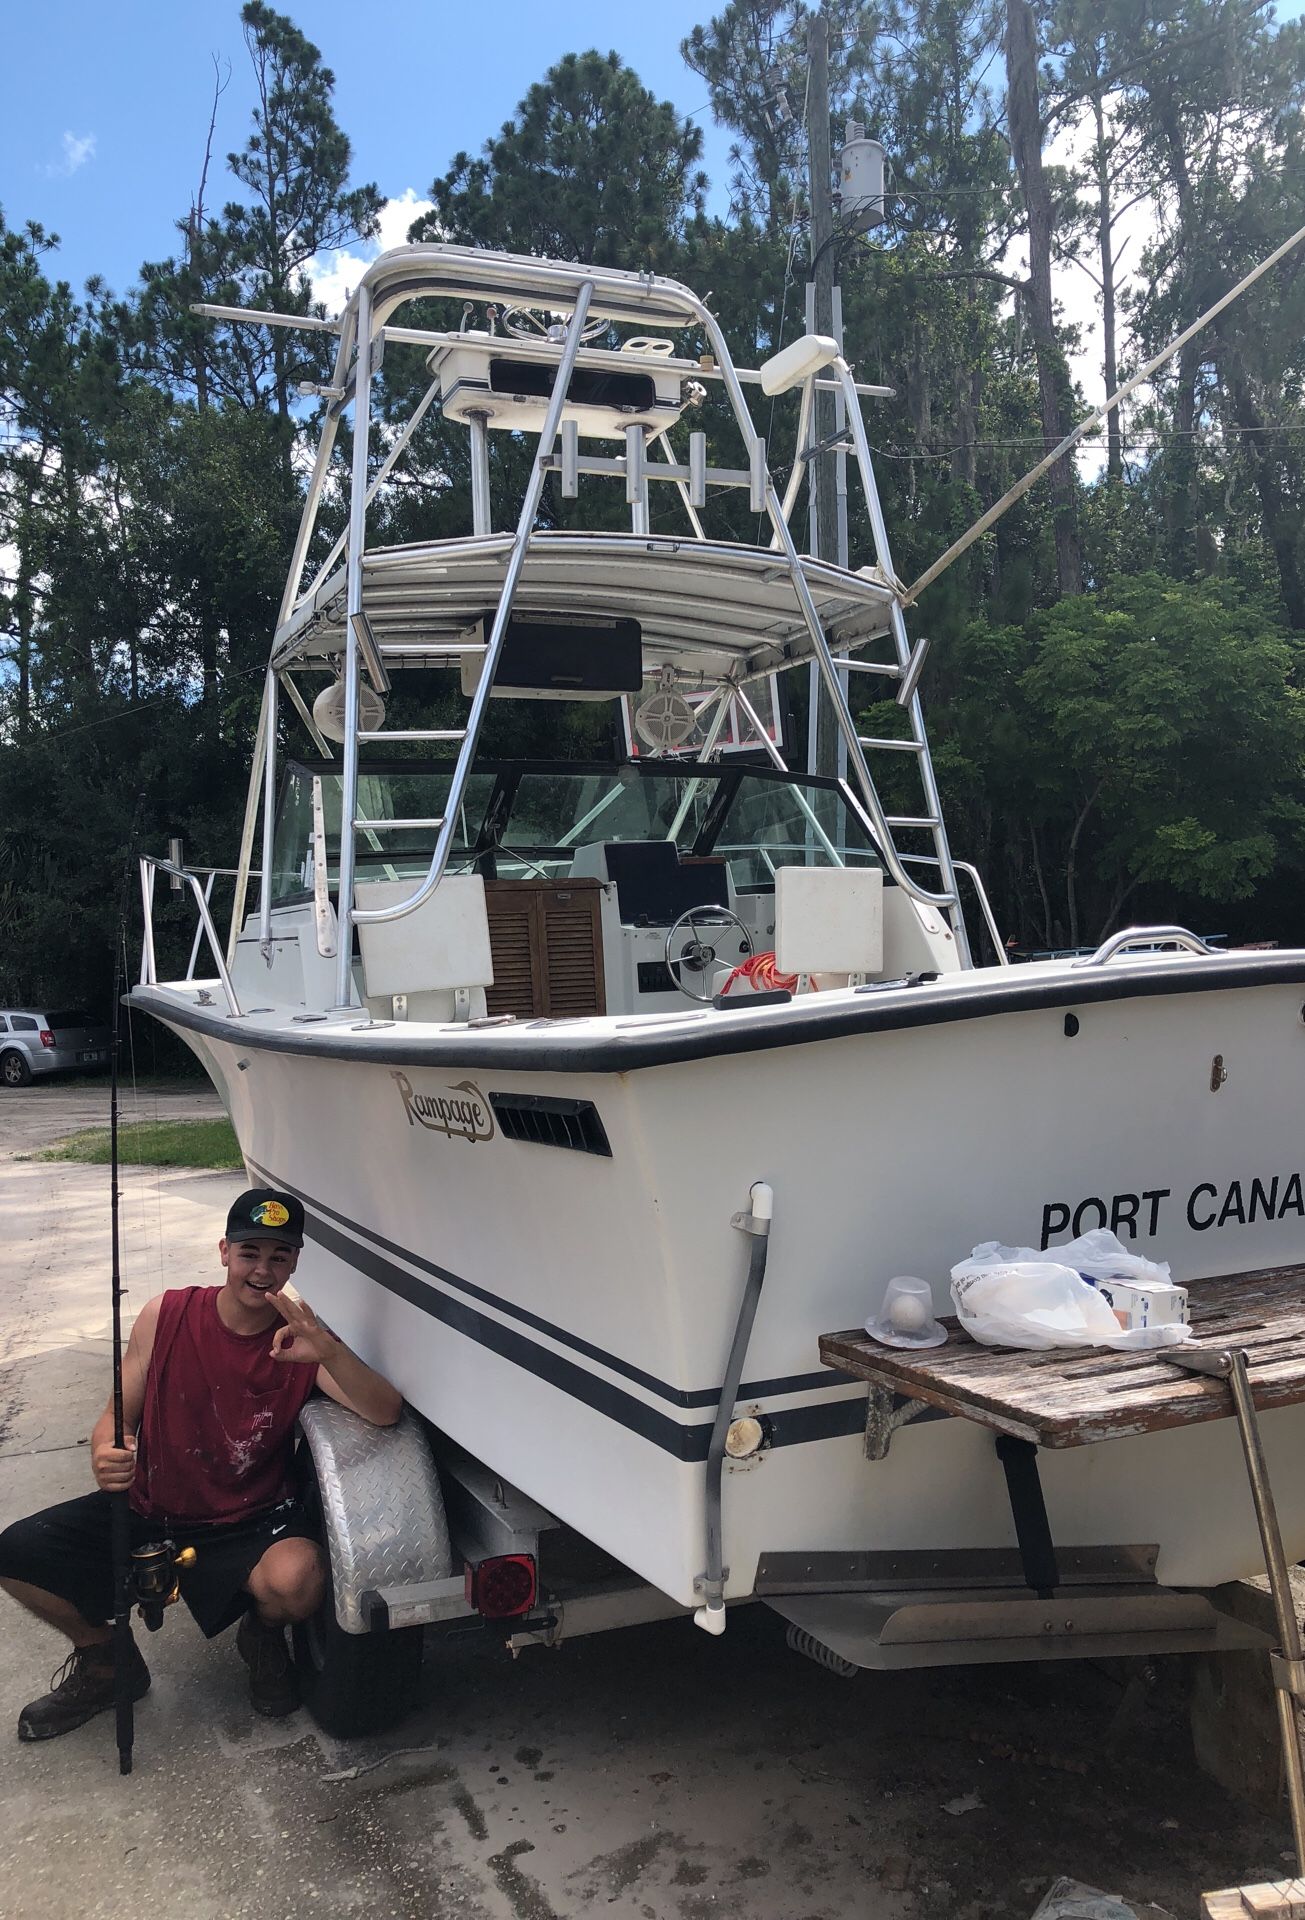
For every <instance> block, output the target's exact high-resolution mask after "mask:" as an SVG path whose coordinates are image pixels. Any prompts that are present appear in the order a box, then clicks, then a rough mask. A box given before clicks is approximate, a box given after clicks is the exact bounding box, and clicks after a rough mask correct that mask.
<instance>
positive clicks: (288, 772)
mask: <svg viewBox="0 0 1305 1920" xmlns="http://www.w3.org/2000/svg"><path fill="white" fill-rule="evenodd" d="M454 765H455V762H454V761H453V760H451V759H434V758H432V759H422V760H416V759H412V760H399V759H391V758H387V759H377V760H370V759H369V760H368V762H367V767H366V771H367V773H368V775H369V776H377V777H379V778H386V777H393V776H409V777H411V776H423V775H424V776H427V777H430V776H433V775H439V774H444V773H447V774H448V776H449V777H450V779H451V778H452V774H453V768H454ZM343 772H344V770H343V768H342V766H341V765H340V763H339V762H338V761H334V760H324V759H317V758H309V757H307V756H302V757H301V756H298V755H296V756H289V757H287V759H286V761H285V763H284V771H283V774H282V780H281V787H280V792H279V794H278V797H277V818H278V820H279V819H280V818H281V816H282V811H283V808H284V806H285V804H286V799H287V794H288V789H289V784H290V781H291V779H292V778H293V777H294V776H295V775H296V774H298V775H301V776H302V775H307V776H308V777H309V778H310V779H311V777H312V776H313V775H321V776H322V777H323V778H326V777H328V776H329V777H333V778H336V779H342V778H343ZM472 772H473V774H480V775H485V774H492V775H493V776H494V779H493V784H492V786H491V787H490V789H489V793H488V798H487V799H486V801H485V804H484V809H483V811H482V813H481V815H480V819H479V821H478V823H477V824H476V827H475V837H474V839H473V838H472V835H471V822H470V820H469V821H468V823H467V824H468V844H467V846H466V847H465V848H464V849H462V850H461V851H460V852H459V856H458V858H459V862H460V863H461V862H465V863H466V864H467V866H468V867H469V868H471V869H472V870H474V871H475V872H478V873H481V874H484V875H485V877H486V878H487V879H493V878H494V877H495V855H496V853H497V852H499V851H500V850H503V851H506V852H509V853H510V852H511V851H512V850H511V849H510V848H504V842H503V835H504V832H505V831H507V832H509V833H510V831H511V820H512V814H513V809H514V807H515V805H516V800H517V795H518V792H519V790H520V787H521V783H522V781H523V780H525V779H527V778H529V777H530V776H531V775H543V776H546V777H556V776H560V775H574V776H576V777H577V778H581V779H584V778H601V777H602V776H604V775H606V776H608V777H609V778H610V779H611V780H612V782H613V784H614V785H616V784H617V783H619V782H621V781H622V780H623V779H625V778H628V777H629V776H630V775H634V776H635V777H636V778H638V779H641V780H658V779H663V780H664V779H677V780H685V781H688V780H697V779H700V780H703V781H704V782H711V783H712V784H713V785H714V786H715V792H714V793H713V794H712V795H711V797H710V799H709V800H708V803H707V806H706V810H705V812H704V815H703V818H702V822H701V824H700V826H699V828H698V831H697V833H696V834H695V835H694V837H693V840H692V842H691V844H690V845H689V846H688V848H687V849H683V850H682V854H683V857H688V858H692V859H705V858H709V857H710V856H711V855H712V854H713V853H714V852H715V849H716V842H717V839H718V837H719V835H720V832H721V829H722V827H723V826H724V825H725V823H726V821H727V820H728V818H729V815H730V811H731V809H732V807H733V805H734V801H735V799H736V798H737V796H738V792H739V788H740V786H741V785H742V783H743V782H744V781H745V780H760V781H764V782H766V783H767V784H773V785H774V786H777V787H794V788H801V789H803V790H811V789H816V790H819V791H821V792H827V793H832V794H834V795H835V796H837V798H839V799H840V800H841V801H842V803H843V805H844V806H845V807H846V809H847V812H848V815H849V818H850V819H851V820H853V821H855V823H856V825H857V827H858V828H859V830H860V832H861V833H862V834H863V835H864V836H865V839H866V841H867V842H868V851H869V853H870V854H871V855H872V856H873V858H874V859H875V860H876V861H877V863H878V864H879V865H880V867H881V868H884V860H883V851H882V849H881V847H880V845H879V842H878V839H877V837H876V835H875V832H874V829H873V827H872V826H871V823H870V820H869V818H868V816H867V814H866V812H865V809H864V808H863V807H862V806H861V805H860V804H859V802H858V799H857V796H856V794H855V793H854V792H853V790H852V788H851V786H850V784H849V783H848V782H847V781H846V780H840V779H837V778H835V777H834V776H832V775H829V774H815V773H811V774H809V773H805V772H803V771H801V770H800V769H792V768H782V767H777V766H775V765H774V763H773V762H771V761H769V760H760V761H758V760H745V759H742V758H737V759H736V758H731V759H730V760H728V761H720V760H683V759H680V758H679V757H678V756H677V757H675V758H669V757H668V758H657V759H652V758H649V759H631V760H626V759H601V758H600V759H593V758H590V759H584V760H546V759H538V758H536V759H509V758H500V757H495V756H489V757H486V758H484V759H477V761H476V763H475V765H474V766H473V768H472ZM586 844H588V843H587V842H585V841H577V842H574V843H572V845H571V847H570V849H569V850H570V851H572V852H574V851H575V848H576V847H578V846H583V845H586ZM565 850H567V849H565V848H564V846H562V845H561V844H559V845H558V846H556V847H554V848H553V849H552V851H553V852H555V853H560V852H562V851H565ZM531 851H532V852H533V853H537V854H542V853H544V852H545V851H546V849H544V848H542V847H534V846H533V845H532V849H531ZM855 851H856V854H857V857H858V859H861V858H864V857H865V855H866V851H867V850H863V849H860V848H858V849H856V850H855ZM332 867H334V862H332ZM884 871H885V879H887V877H888V875H887V871H886V868H884ZM333 884H334V882H333ZM765 890H766V889H765V888H764V887H762V888H756V887H750V886H744V887H742V888H741V889H740V891H742V892H754V891H765ZM310 898H311V892H310V891H309V890H307V889H305V890H304V891H303V892H301V893H294V894H285V895H282V896H281V897H280V899H278V901H277V905H278V906H282V907H288V906H293V905H296V904H298V903H299V902H301V901H303V900H306V899H310Z"/></svg>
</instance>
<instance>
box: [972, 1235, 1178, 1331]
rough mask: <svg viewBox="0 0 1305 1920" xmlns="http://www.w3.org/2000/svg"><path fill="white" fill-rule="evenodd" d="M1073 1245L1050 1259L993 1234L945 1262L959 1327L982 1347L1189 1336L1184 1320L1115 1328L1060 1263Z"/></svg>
mask: <svg viewBox="0 0 1305 1920" xmlns="http://www.w3.org/2000/svg"><path fill="white" fill-rule="evenodd" d="M1084 1237H1085V1238H1086V1237H1087V1236H1086V1235H1085V1236H1084ZM1112 1237H1113V1236H1112ZM1076 1244H1077V1243H1073V1242H1071V1245H1070V1248H1065V1247H1056V1248H1055V1249H1054V1252H1055V1255H1056V1258H1055V1259H1054V1260H1053V1259H1051V1258H1050V1257H1049V1255H1048V1254H1046V1253H1042V1254H1039V1253H1035V1252H1034V1251H1033V1250H1032V1248H1029V1247H1003V1246H999V1245H998V1243H997V1242H996V1241H995V1240H989V1241H985V1242H984V1243H983V1245H981V1246H978V1247H976V1248H975V1249H974V1251H973V1253H972V1254H971V1255H970V1257H969V1259H968V1260H962V1261H960V1262H959V1264H958V1265H956V1266H954V1267H953V1268H952V1299H953V1300H954V1301H955V1303H956V1313H957V1318H958V1319H959V1321H960V1323H961V1325H962V1327H964V1329H965V1331H966V1332H967V1333H968V1334H970V1335H971V1336H972V1337H973V1338H974V1339H975V1340H978V1341H980V1342H981V1343H982V1344H983V1345H984V1346H986V1347H1020V1348H1050V1347H1116V1348H1123V1349H1129V1348H1137V1347H1171V1346H1177V1345H1179V1344H1180V1343H1181V1342H1182V1341H1184V1340H1188V1339H1190V1338H1191V1329H1190V1328H1189V1327H1186V1326H1157V1327H1131V1328H1129V1329H1128V1330H1127V1331H1125V1330H1124V1329H1123V1328H1121V1326H1120V1324H1119V1322H1118V1320H1117V1319H1116V1318H1115V1315H1114V1311H1113V1309H1112V1308H1111V1306H1110V1304H1109V1302H1108V1301H1106V1300H1105V1299H1103V1298H1102V1296H1101V1295H1100V1294H1099V1293H1098V1292H1097V1290H1096V1288H1095V1287H1094V1286H1092V1285H1091V1284H1090V1283H1089V1282H1088V1281H1086V1280H1084V1279H1083V1278H1082V1276H1081V1274H1080V1273H1079V1271H1078V1270H1077V1269H1076V1268H1074V1267H1070V1266H1067V1265H1063V1264H1062V1258H1063V1256H1064V1255H1065V1254H1066V1253H1067V1252H1070V1251H1072V1249H1073V1247H1074V1246H1075V1245H1076ZM1167 1277H1168V1276H1167V1270H1166V1278H1167Z"/></svg>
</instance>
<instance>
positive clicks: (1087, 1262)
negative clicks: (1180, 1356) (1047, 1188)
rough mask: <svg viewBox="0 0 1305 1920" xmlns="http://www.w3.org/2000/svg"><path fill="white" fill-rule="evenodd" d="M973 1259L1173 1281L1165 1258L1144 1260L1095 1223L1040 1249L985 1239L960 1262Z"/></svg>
mask: <svg viewBox="0 0 1305 1920" xmlns="http://www.w3.org/2000/svg"><path fill="white" fill-rule="evenodd" d="M976 1260H981V1261H983V1262H984V1263H985V1264H988V1265H991V1264H992V1263H994V1262H1000V1263H1002V1264H1003V1265H1009V1266H1014V1265H1017V1264H1019V1263H1022V1262H1025V1261H1028V1262H1030V1263H1031V1264H1033V1265H1034V1266H1044V1265H1047V1264H1049V1263H1053V1262H1054V1264H1055V1265H1057V1266H1061V1267H1070V1268H1072V1269H1073V1271H1074V1272H1075V1273H1081V1274H1083V1275H1084V1276H1085V1277H1086V1278H1087V1279H1088V1280H1131V1281H1132V1282H1133V1284H1134V1286H1138V1287H1145V1286H1154V1287H1171V1286H1172V1285H1173V1278H1172V1276H1171V1274H1170V1272H1169V1265H1168V1262H1167V1261H1166V1262H1164V1263H1161V1264H1157V1262H1156V1261H1154V1260H1144V1259H1143V1258H1142V1256H1141V1254H1140V1253H1130V1252H1129V1251H1128V1249H1127V1247H1126V1246H1125V1245H1124V1243H1123V1241H1122V1240H1119V1239H1117V1238H1116V1236H1115V1235H1114V1234H1113V1233H1111V1231H1110V1229H1109V1227H1094V1228H1093V1229H1092V1231H1091V1233H1081V1234H1080V1235H1079V1237H1078V1239H1077V1240H1066V1241H1065V1243H1064V1245H1063V1246H1059V1247H1045V1248H1043V1249H1042V1251H1041V1252H1039V1251H1038V1250H1037V1249H1036V1248H1034V1247H1003V1246H1002V1245H1001V1244H1000V1243H999V1242H998V1241H996V1240H985V1241H984V1242H983V1244H982V1246H978V1247H976V1248H975V1249H974V1252H973V1253H972V1254H971V1255H970V1258H969V1260H967V1261H965V1262H963V1265H965V1266H966V1267H969V1266H970V1265H971V1264H972V1263H973V1262H974V1261H976ZM954 1271H955V1269H953V1272H954Z"/></svg>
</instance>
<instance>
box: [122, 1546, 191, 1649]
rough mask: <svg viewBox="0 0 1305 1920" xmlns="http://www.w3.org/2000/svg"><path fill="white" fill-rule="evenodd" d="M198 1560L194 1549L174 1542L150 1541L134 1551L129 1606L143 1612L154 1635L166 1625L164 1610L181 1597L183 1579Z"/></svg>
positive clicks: (130, 1574)
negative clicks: (164, 1623) (185, 1573)
mask: <svg viewBox="0 0 1305 1920" xmlns="http://www.w3.org/2000/svg"><path fill="white" fill-rule="evenodd" d="M198 1557H199V1556H198V1555H197V1554H196V1552H195V1549H194V1548H193V1547H179V1546H177V1544H176V1542H175V1541H173V1540H147V1541H146V1543H145V1545H144V1546H143V1547H133V1548H132V1550H131V1566H130V1568H129V1570H128V1574H127V1591H128V1604H129V1605H130V1606H136V1607H139V1608H140V1617H141V1619H142V1620H143V1621H144V1622H145V1625H146V1626H147V1627H148V1629H149V1631H150V1632H151V1633H157V1632H158V1630H159V1628H160V1627H161V1626H162V1625H163V1610H164V1608H165V1607H170V1606H171V1605H172V1603H173V1601H174V1600H176V1599H178V1598H179V1597H180V1594H181V1575H182V1574H183V1573H184V1572H185V1571H186V1570H187V1568H189V1567H193V1566H194V1564H195V1562H196V1560H197V1559H198Z"/></svg>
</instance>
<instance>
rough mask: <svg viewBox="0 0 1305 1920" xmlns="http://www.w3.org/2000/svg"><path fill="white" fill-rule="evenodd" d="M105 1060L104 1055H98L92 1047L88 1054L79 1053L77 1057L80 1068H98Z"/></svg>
mask: <svg viewBox="0 0 1305 1920" xmlns="http://www.w3.org/2000/svg"><path fill="white" fill-rule="evenodd" d="M103 1058H104V1055H103V1054H102V1053H97V1052H96V1051H95V1049H94V1048H93V1047H92V1048H91V1049H90V1050H89V1051H88V1052H86V1053H79V1054H78V1056H77V1061H78V1065H79V1066H83V1067H96V1066H98V1065H99V1064H100V1062H101V1060H103Z"/></svg>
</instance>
